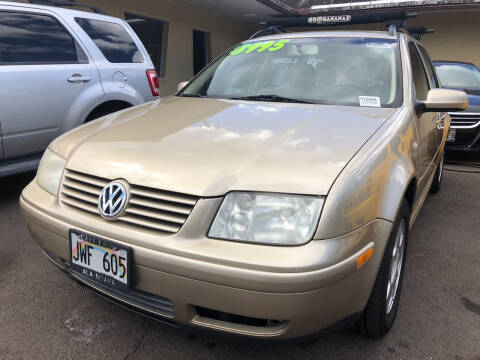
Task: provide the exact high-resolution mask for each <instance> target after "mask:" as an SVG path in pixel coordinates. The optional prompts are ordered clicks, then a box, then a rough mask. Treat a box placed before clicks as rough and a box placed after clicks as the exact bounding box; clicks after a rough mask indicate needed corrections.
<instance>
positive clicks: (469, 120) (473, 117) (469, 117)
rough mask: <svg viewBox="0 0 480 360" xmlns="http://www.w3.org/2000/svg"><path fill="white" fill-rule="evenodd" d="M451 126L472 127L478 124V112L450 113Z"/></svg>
mask: <svg viewBox="0 0 480 360" xmlns="http://www.w3.org/2000/svg"><path fill="white" fill-rule="evenodd" d="M450 117H451V119H452V122H451V125H450V126H451V127H452V128H457V129H473V128H475V127H477V126H480V113H463V112H460V113H450Z"/></svg>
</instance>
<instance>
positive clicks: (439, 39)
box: [329, 7, 480, 67]
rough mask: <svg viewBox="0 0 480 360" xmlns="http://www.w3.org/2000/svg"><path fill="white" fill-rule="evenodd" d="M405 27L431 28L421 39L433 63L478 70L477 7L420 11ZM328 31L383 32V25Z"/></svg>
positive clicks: (479, 21) (479, 26)
mask: <svg viewBox="0 0 480 360" xmlns="http://www.w3.org/2000/svg"><path fill="white" fill-rule="evenodd" d="M407 25H410V26H425V27H426V28H434V29H435V33H434V34H427V35H424V36H423V37H422V43H423V44H424V45H425V47H426V48H427V50H428V51H429V53H430V56H431V57H432V59H433V60H459V61H466V62H471V63H474V64H476V65H477V66H479V67H480V36H479V34H480V8H471V7H469V10H468V11H462V10H436V11H429V12H419V13H418V17H417V18H416V19H409V20H408V22H407ZM329 29H330V30H353V29H357V30H362V29H363V30H381V31H383V30H385V29H386V27H385V25H384V24H374V25H355V26H343V27H331V28H329Z"/></svg>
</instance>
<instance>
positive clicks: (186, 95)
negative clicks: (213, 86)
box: [180, 94, 207, 98]
mask: <svg viewBox="0 0 480 360" xmlns="http://www.w3.org/2000/svg"><path fill="white" fill-rule="evenodd" d="M180 97H196V98H206V97H207V96H206V95H200V94H182V95H180Z"/></svg>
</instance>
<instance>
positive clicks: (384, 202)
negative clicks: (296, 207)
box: [314, 107, 417, 239]
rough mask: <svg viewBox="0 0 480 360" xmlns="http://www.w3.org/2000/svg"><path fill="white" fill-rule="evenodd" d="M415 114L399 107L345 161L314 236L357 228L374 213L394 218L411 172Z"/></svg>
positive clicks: (370, 219)
mask: <svg viewBox="0 0 480 360" xmlns="http://www.w3.org/2000/svg"><path fill="white" fill-rule="evenodd" d="M414 117H415V114H414V112H413V111H411V110H409V109H408V108H407V107H403V108H400V109H399V110H397V111H396V112H395V113H393V114H392V115H391V117H390V118H389V119H388V120H387V121H386V122H385V123H384V124H383V125H382V126H381V128H380V129H379V130H377V132H376V133H375V134H374V135H373V136H372V137H371V138H370V139H369V140H368V141H367V142H366V143H365V144H364V146H363V147H362V148H361V149H360V150H359V151H358V152H357V154H356V155H355V156H354V157H353V159H352V160H351V161H350V162H349V163H348V164H347V166H346V167H345V168H344V169H343V171H342V172H341V173H340V175H339V176H338V177H337V179H336V181H335V182H334V184H333V185H332V187H331V188H330V191H329V193H328V195H327V197H326V200H325V204H324V207H323V210H322V214H321V217H320V221H319V225H318V228H317V231H316V234H315V237H314V238H315V239H329V238H333V237H337V236H341V235H344V234H347V233H349V232H352V231H354V230H356V229H359V228H360V227H362V226H363V225H365V224H368V223H370V222H371V221H373V220H375V219H384V220H387V221H390V222H394V221H395V218H396V215H397V212H398V209H399V206H400V204H401V201H402V199H403V197H404V196H405V192H406V191H407V188H408V186H409V184H410V182H411V180H412V179H413V178H414V174H415V161H414V159H415V154H416V148H417V145H416V135H415V134H416V132H415V128H414V121H413V119H414Z"/></svg>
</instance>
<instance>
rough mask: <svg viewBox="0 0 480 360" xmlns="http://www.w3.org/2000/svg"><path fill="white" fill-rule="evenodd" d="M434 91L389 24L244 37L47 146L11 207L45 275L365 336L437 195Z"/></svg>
mask: <svg viewBox="0 0 480 360" xmlns="http://www.w3.org/2000/svg"><path fill="white" fill-rule="evenodd" d="M437 87H438V83H437V79H436V75H435V70H434V67H433V65H432V63H431V61H430V59H429V58H428V54H427V52H426V51H425V49H424V48H423V47H422V46H421V44H420V43H419V42H418V41H417V40H415V39H414V38H413V37H411V36H410V35H408V34H407V33H405V32H398V33H397V32H396V31H393V32H392V31H390V32H357V31H355V32H303V33H289V34H279V35H270V36H265V37H261V38H255V39H252V40H249V41H246V42H245V43H242V44H240V45H239V46H237V47H235V48H234V49H232V50H230V51H228V52H227V53H225V54H223V55H222V56H220V57H219V58H218V59H217V60H215V61H214V62H213V63H212V64H210V65H209V66H208V67H207V68H206V69H205V70H204V71H202V72H201V73H200V74H199V75H198V76H196V77H195V78H194V79H193V80H192V81H191V82H190V83H189V84H188V85H186V86H185V87H183V88H182V89H181V90H180V91H179V92H178V93H177V94H176V95H175V96H171V97H167V98H164V99H161V100H159V101H155V102H152V103H148V104H145V105H141V106H138V107H135V108H132V109H128V110H125V111H122V112H119V113H116V114H113V115H109V116H107V117H104V118H101V119H99V120H96V121H94V122H92V123H89V124H86V125H84V126H82V127H80V128H78V129H76V130H74V131H71V132H69V133H67V134H66V135H63V136H61V137H60V138H58V139H56V140H55V141H54V142H53V143H52V144H50V146H49V148H48V150H47V152H46V153H45V155H44V157H43V159H42V162H41V164H40V167H39V169H38V173H37V176H36V178H35V179H34V181H32V183H31V184H30V185H28V186H27V187H26V188H25V190H24V191H23V193H22V195H21V199H20V203H21V206H22V209H23V212H24V214H25V216H26V219H27V223H28V227H29V229H30V231H31V233H32V235H33V237H34V238H35V240H36V241H37V242H38V244H39V245H40V247H41V248H42V250H43V252H44V253H45V254H46V255H47V256H48V257H49V258H50V259H51V260H52V261H53V262H54V263H55V264H56V265H57V266H58V267H59V268H61V269H62V270H63V271H65V272H66V273H67V274H69V275H70V276H71V277H73V278H74V279H75V280H77V281H79V282H81V283H83V284H84V285H87V286H88V287H89V288H91V289H93V290H94V291H96V292H97V293H99V294H101V295H103V296H106V297H108V298H110V299H113V300H114V301H116V302H118V303H120V304H123V305H126V306H128V307H130V308H132V309H134V310H136V311H139V312H141V313H143V314H145V315H149V316H154V317H156V318H158V319H161V320H164V321H167V322H172V323H181V324H186V325H195V326H199V327H204V328H210V329H215V330H220V331H223V332H230V333H235V334H243V335H249V336H254V337H262V338H284V339H286V338H297V337H303V336H307V335H311V334H314V333H317V332H319V331H321V330H325V329H332V328H337V327H341V326H351V325H353V324H356V325H357V327H358V329H359V330H360V331H361V332H362V333H363V334H365V335H366V336H369V337H379V336H382V335H384V334H385V333H386V332H388V330H389V329H390V328H391V326H392V324H393V322H394V320H395V317H396V314H397V311H398V306H399V297H400V290H401V287H402V278H403V273H404V269H405V255H406V249H407V243H408V233H409V229H410V228H411V226H412V224H413V223H414V220H415V218H416V216H417V215H418V213H419V211H420V208H421V206H422V203H423V201H424V200H425V197H426V196H427V194H428V192H429V190H430V191H431V192H437V191H438V190H439V189H440V184H441V180H442V169H443V151H444V145H445V140H446V136H447V132H448V128H449V123H450V119H449V117H448V115H447V114H446V111H449V110H461V109H465V108H466V106H467V104H468V100H467V97H466V95H465V94H464V93H461V92H457V91H453V90H444V89H437ZM59 296H68V295H67V294H59Z"/></svg>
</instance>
